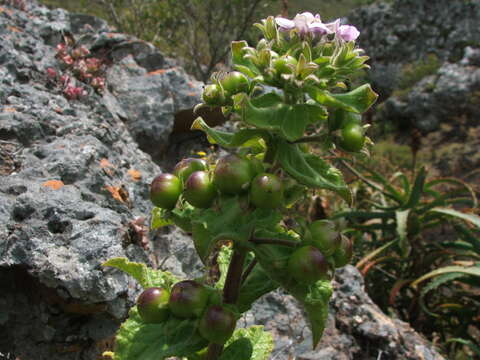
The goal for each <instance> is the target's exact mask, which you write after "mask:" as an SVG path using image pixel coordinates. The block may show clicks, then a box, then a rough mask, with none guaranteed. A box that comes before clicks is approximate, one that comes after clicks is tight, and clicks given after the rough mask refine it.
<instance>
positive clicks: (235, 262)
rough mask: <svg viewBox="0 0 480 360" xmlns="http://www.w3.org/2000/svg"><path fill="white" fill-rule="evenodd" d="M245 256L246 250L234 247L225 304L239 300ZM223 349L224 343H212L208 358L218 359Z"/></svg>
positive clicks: (224, 293) (225, 290) (224, 288)
mask: <svg viewBox="0 0 480 360" xmlns="http://www.w3.org/2000/svg"><path fill="white" fill-rule="evenodd" d="M245 258H246V253H245V251H242V250H238V249H233V255H232V259H231V260H230V265H229V266H228V271H227V278H226V279H225V286H224V287H223V302H224V303H225V304H235V303H236V302H237V299H238V294H239V292H240V285H241V281H242V273H243V265H244V263H245ZM222 351H223V345H219V344H214V343H210V344H209V345H208V353H207V360H216V359H218V357H219V356H220V355H221V354H222Z"/></svg>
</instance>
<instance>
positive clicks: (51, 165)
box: [0, 2, 441, 360]
mask: <svg viewBox="0 0 480 360" xmlns="http://www.w3.org/2000/svg"><path fill="white" fill-rule="evenodd" d="M0 33H1V35H2V36H1V37H0V75H1V76H0V101H1V110H0V292H1V293H2V296H1V297H0V309H1V310H0V334H2V336H1V337H0V353H2V354H8V356H10V357H11V358H15V357H19V358H22V359H40V360H47V359H48V360H57V359H62V360H65V359H66V360H69V359H72V360H73V359H80V360H93V359H97V358H99V356H100V355H99V354H101V352H102V351H103V350H105V349H109V348H111V346H112V344H111V340H112V335H113V334H114V332H115V331H116V329H117V328H118V326H119V324H120V322H121V321H122V320H123V319H124V317H125V316H126V312H127V309H128V307H129V306H130V305H131V304H132V301H133V300H134V299H135V296H136V295H137V294H138V291H139V288H138V286H137V285H136V284H135V283H134V282H133V281H132V280H131V279H129V278H128V277H126V276H124V275H122V274H120V273H119V272H117V271H113V270H107V269H103V268H102V267H101V263H102V262H103V261H105V260H107V259H109V258H111V257H116V256H126V257H128V258H129V259H131V260H133V261H144V262H147V263H149V264H151V265H152V266H158V267H160V268H162V269H166V270H170V271H172V272H174V273H176V274H177V275H179V276H181V277H187V276H190V277H191V276H196V275H198V274H199V273H200V266H199V261H198V258H197V257H196V255H195V252H194V250H193V247H192V244H191V241H190V240H189V238H188V237H187V236H186V235H185V234H183V233H181V232H179V231H178V230H173V229H167V230H164V231H162V232H158V233H155V234H151V233H148V221H149V219H148V214H149V211H150V210H151V204H150V203H149V201H148V184H149V183H150V181H151V180H152V178H153V177H154V176H155V175H157V174H158V173H160V172H161V171H162V167H164V166H165V168H167V167H166V166H167V165H165V164H171V163H173V162H175V161H176V160H178V157H180V156H183V155H184V154H185V153H188V152H189V151H190V150H192V149H193V150H195V149H197V150H200V149H202V148H203V147H204V146H205V145H204V144H205V139H204V138H203V137H199V136H198V135H197V134H195V133H187V132H185V131H184V130H185V129H187V128H188V122H189V121H191V120H192V117H193V114H192V112H191V107H192V106H193V105H194V104H195V103H196V102H198V100H199V95H200V89H201V85H202V84H201V83H199V82H197V81H195V80H194V79H192V78H190V77H189V76H187V75H186V74H185V73H184V71H183V70H182V69H181V68H179V67H177V66H176V64H175V62H174V61H172V60H170V59H167V58H165V57H164V56H163V55H162V54H161V53H160V52H159V51H158V50H157V49H155V48H154V47H152V46H151V45H150V44H147V43H144V42H142V41H139V40H138V39H135V38H132V37H129V36H127V35H123V34H117V33H112V32H110V29H109V28H108V26H107V25H106V23H105V22H104V21H102V20H100V19H97V18H94V17H91V16H87V15H78V14H70V13H68V12H66V11H63V10H59V9H57V10H48V9H46V8H44V7H40V6H38V5H37V4H35V3H34V2H31V3H29V4H28V5H27V7H26V9H25V11H23V10H19V9H15V8H12V7H8V6H2V7H0ZM65 37H69V38H74V39H75V40H76V42H77V44H78V45H84V46H86V47H87V48H88V49H89V50H90V52H91V53H92V54H93V55H95V56H97V55H98V56H100V55H102V56H104V57H105V59H106V60H107V63H108V68H107V70H106V73H105V76H106V84H107V85H106V88H105V90H104V92H103V94H98V93H96V92H95V91H94V89H93V88H91V87H90V86H89V85H86V84H82V87H83V88H84V89H85V91H86V93H87V95H86V96H83V97H80V99H76V100H73V99H71V100H68V99H67V98H66V97H65V96H64V94H63V92H62V88H61V87H59V86H56V85H53V84H52V82H51V79H49V78H48V72H47V69H48V68H53V69H56V70H58V71H60V70H61V68H60V64H59V62H58V59H56V58H55V53H56V51H55V46H56V45H57V44H58V43H60V42H61V41H63V40H64V39H65ZM212 115H214V116H212V118H213V119H214V120H212V121H213V122H214V123H215V122H220V121H221V117H219V116H218V114H212ZM192 139H193V140H192ZM146 152H149V154H147V153H146ZM152 157H153V159H154V160H155V161H153V160H152ZM159 164H160V165H159ZM168 166H171V165H168ZM337 284H338V286H337V288H338V292H337V293H336V295H335V298H334V299H333V301H332V315H331V324H330V326H329V328H328V330H327V332H326V336H325V338H324V340H323V342H322V346H321V349H322V350H318V351H317V352H315V353H312V352H311V351H310V350H309V349H308V346H310V345H309V344H310V342H309V340H308V336H309V334H308V330H307V328H306V326H305V322H304V320H303V318H302V317H301V316H300V315H301V311H300V310H299V308H298V307H297V306H296V304H295V303H294V302H292V300H291V298H289V297H287V296H284V295H282V294H280V293H274V294H272V295H269V296H267V297H265V299H263V300H262V301H261V302H259V304H258V305H256V308H255V309H256V311H255V312H251V313H250V314H249V315H248V316H246V318H245V319H246V320H245V321H246V322H247V323H248V322H251V321H253V320H254V321H255V322H259V323H264V324H266V325H267V326H268V328H270V329H271V330H272V331H274V332H275V334H276V337H277V350H276V353H275V358H276V359H281V358H282V359H286V358H288V356H289V355H290V354H294V353H295V354H297V355H298V358H299V359H300V358H303V359H313V358H322V359H329V358H331V359H337V358H338V359H340V358H341V359H354V358H355V359H360V358H362V359H363V358H365V359H370V358H372V359H373V358H376V356H377V353H378V352H379V351H381V352H382V353H384V354H385V357H382V359H386V358H389V359H423V358H424V359H441V357H440V356H439V355H438V354H436V353H435V352H434V350H433V349H432V348H431V347H430V346H428V345H427V344H426V343H425V342H424V341H423V340H422V339H421V338H420V337H419V336H418V335H417V334H415V333H413V332H412V331H411V329H409V328H408V327H407V326H406V325H405V324H403V323H400V322H397V321H393V320H391V319H389V318H387V317H386V316H385V315H383V314H382V313H381V312H380V311H379V310H378V309H377V308H376V307H375V306H374V305H373V304H372V303H371V301H370V300H369V298H368V296H367V295H366V294H365V292H364V291H363V286H362V282H361V277H360V275H359V274H358V272H356V270H355V269H354V268H352V267H348V268H346V269H344V270H343V271H341V272H339V274H338V282H337ZM350 315H352V316H350ZM415 351H417V352H416V353H415ZM327 353H328V354H331V355H328V354H327ZM300 354H301V355H300ZM319 356H320V357H319ZM329 356H330V357H329ZM422 356H423V357H422ZM429 356H430V357H429Z"/></svg>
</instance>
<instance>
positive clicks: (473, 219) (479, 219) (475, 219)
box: [430, 207, 480, 228]
mask: <svg viewBox="0 0 480 360" xmlns="http://www.w3.org/2000/svg"><path fill="white" fill-rule="evenodd" d="M430 212H435V213H439V214H445V215H450V216H453V217H456V218H458V219H462V220H465V221H468V222H470V223H472V224H473V225H475V226H476V227H478V228H480V216H477V215H475V214H465V213H463V212H461V211H458V210H454V209H450V208H441V207H436V208H433V209H431V210H430Z"/></svg>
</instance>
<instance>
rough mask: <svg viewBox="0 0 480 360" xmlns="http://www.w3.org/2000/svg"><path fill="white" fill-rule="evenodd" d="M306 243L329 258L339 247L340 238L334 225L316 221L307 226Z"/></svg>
mask: <svg viewBox="0 0 480 360" xmlns="http://www.w3.org/2000/svg"><path fill="white" fill-rule="evenodd" d="M308 230H309V235H310V236H309V238H308V243H311V245H313V246H315V247H316V248H318V249H319V250H320V251H321V252H322V254H324V255H326V256H330V255H332V254H333V252H334V251H335V250H336V249H338V247H339V246H340V242H341V238H340V234H339V233H338V231H337V230H336V229H335V224H334V223H333V222H331V221H328V220H317V221H314V222H313V223H311V224H310V225H309V226H308Z"/></svg>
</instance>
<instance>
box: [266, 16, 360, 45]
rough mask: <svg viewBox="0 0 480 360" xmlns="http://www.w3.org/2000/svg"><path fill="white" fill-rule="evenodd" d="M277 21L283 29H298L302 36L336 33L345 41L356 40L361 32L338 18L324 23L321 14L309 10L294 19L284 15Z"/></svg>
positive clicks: (276, 19) (277, 18)
mask: <svg viewBox="0 0 480 360" xmlns="http://www.w3.org/2000/svg"><path fill="white" fill-rule="evenodd" d="M275 22H276V23H277V25H278V26H279V29H280V30H281V31H292V30H295V31H297V32H298V33H299V34H300V36H305V35H307V34H312V35H320V36H322V35H328V34H335V36H336V37H337V38H339V39H341V40H343V41H354V40H356V39H357V38H358V36H359V35H360V32H359V31H358V30H357V28H356V27H355V26H352V25H340V20H339V19H337V20H335V21H333V22H331V23H327V24H325V23H323V22H322V20H321V19H320V15H319V14H316V15H313V14H312V13H309V12H304V13H301V14H297V15H296V16H295V17H294V18H293V20H289V19H286V18H283V17H276V18H275Z"/></svg>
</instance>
